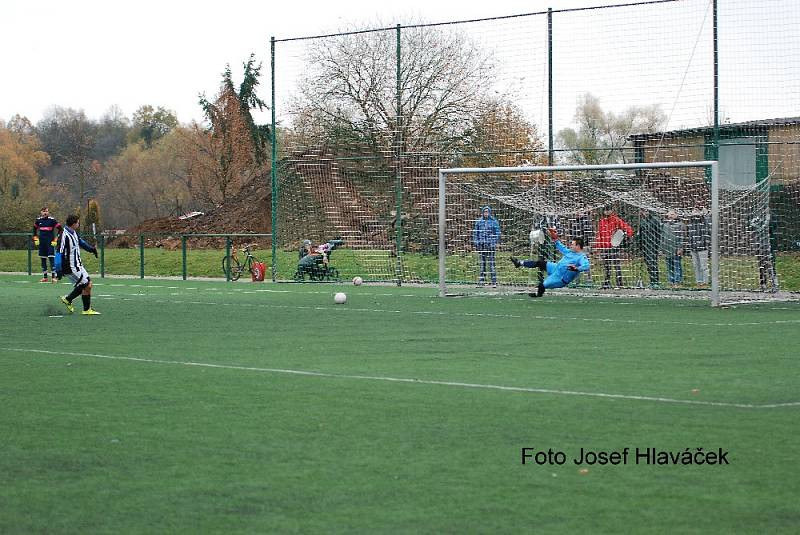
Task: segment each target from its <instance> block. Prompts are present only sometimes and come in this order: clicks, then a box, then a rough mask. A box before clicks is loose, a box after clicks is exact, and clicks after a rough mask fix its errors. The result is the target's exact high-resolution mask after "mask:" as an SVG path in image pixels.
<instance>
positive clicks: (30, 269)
mask: <svg viewBox="0 0 800 535" xmlns="http://www.w3.org/2000/svg"><path fill="white" fill-rule="evenodd" d="M32 244H33V235H31V236H30V238H29V239H28V275H29V276H30V275H33V262H32V259H31V257H32V256H33V245H32Z"/></svg>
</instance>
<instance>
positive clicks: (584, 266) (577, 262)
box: [547, 240, 589, 284]
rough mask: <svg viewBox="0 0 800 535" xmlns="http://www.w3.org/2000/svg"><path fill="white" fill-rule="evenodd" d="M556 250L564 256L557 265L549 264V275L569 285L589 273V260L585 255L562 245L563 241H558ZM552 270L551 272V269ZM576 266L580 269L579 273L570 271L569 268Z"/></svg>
mask: <svg viewBox="0 0 800 535" xmlns="http://www.w3.org/2000/svg"><path fill="white" fill-rule="evenodd" d="M556 249H558V250H559V251H560V252H561V254H562V255H564V256H562V257H561V260H559V261H558V262H556V263H555V264H554V263H552V262H548V263H547V268H548V269H547V274H548V275H551V276H552V275H555V276H556V277H558V278H559V279H561V280H562V281H563V282H564V284H569V283H570V282H572V281H574V280H575V279H576V278H578V275H580V274H581V273H584V272H586V271H589V258H588V257H587V256H586V254H585V253H576V252H573V251H572V250H570V249H569V247H567V246H566V245H564V244H563V243H561V240H556ZM551 265H552V266H553V267H552V270H551V267H550V266H551ZM570 265H574V266H575V267H577V268H578V271H571V270H570V269H568V266H570Z"/></svg>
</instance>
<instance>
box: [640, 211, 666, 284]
mask: <svg viewBox="0 0 800 535" xmlns="http://www.w3.org/2000/svg"><path fill="white" fill-rule="evenodd" d="M639 216H640V220H639V234H638V235H637V238H638V242H639V249H640V250H641V251H642V257H643V258H644V264H645V266H647V276H648V278H649V279H650V288H658V287H659V284H660V282H659V269H658V248H659V246H660V243H661V221H660V220H659V218H658V217H657V216H656V214H655V212H652V211H650V210H644V209H643V210H640V211H639Z"/></svg>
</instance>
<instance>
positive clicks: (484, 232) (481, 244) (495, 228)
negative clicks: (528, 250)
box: [472, 206, 500, 287]
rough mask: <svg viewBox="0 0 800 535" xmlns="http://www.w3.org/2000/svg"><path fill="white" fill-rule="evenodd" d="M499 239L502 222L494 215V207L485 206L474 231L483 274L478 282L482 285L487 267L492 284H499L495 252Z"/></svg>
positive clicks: (473, 238) (473, 241)
mask: <svg viewBox="0 0 800 535" xmlns="http://www.w3.org/2000/svg"><path fill="white" fill-rule="evenodd" d="M499 241H500V224H499V223H498V222H497V219H495V218H494V216H492V209H491V208H489V207H488V206H484V207H483V208H481V217H479V218H478V219H477V220H476V221H475V229H474V230H473V231H472V244H473V245H474V246H475V250H476V251H478V256H479V259H480V269H481V275H480V278H479V280H478V284H480V285H481V286H483V284H484V282H485V281H486V270H487V268H488V270H489V273H490V274H491V277H492V285H493V286H495V287H496V286H497V272H496V271H495V266H494V254H495V249H496V248H497V244H498V242H499Z"/></svg>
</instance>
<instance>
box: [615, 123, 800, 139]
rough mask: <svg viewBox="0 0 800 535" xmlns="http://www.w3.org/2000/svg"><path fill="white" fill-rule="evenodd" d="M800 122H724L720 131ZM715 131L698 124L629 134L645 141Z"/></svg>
mask: <svg viewBox="0 0 800 535" xmlns="http://www.w3.org/2000/svg"><path fill="white" fill-rule="evenodd" d="M795 124H800V117H783V118H780V119H760V120H758V121H745V122H743V123H724V124H720V125H719V130H720V132H726V131H728V130H737V129H740V128H767V127H770V126H791V125H795ZM713 131H714V127H713V126H697V127H694V128H684V129H681V130H670V131H667V132H653V133H650V134H632V135H630V136H628V140H629V141H644V140H647V139H656V138H661V137H686V136H692V135H698V134H708V133H711V132H713Z"/></svg>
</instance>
